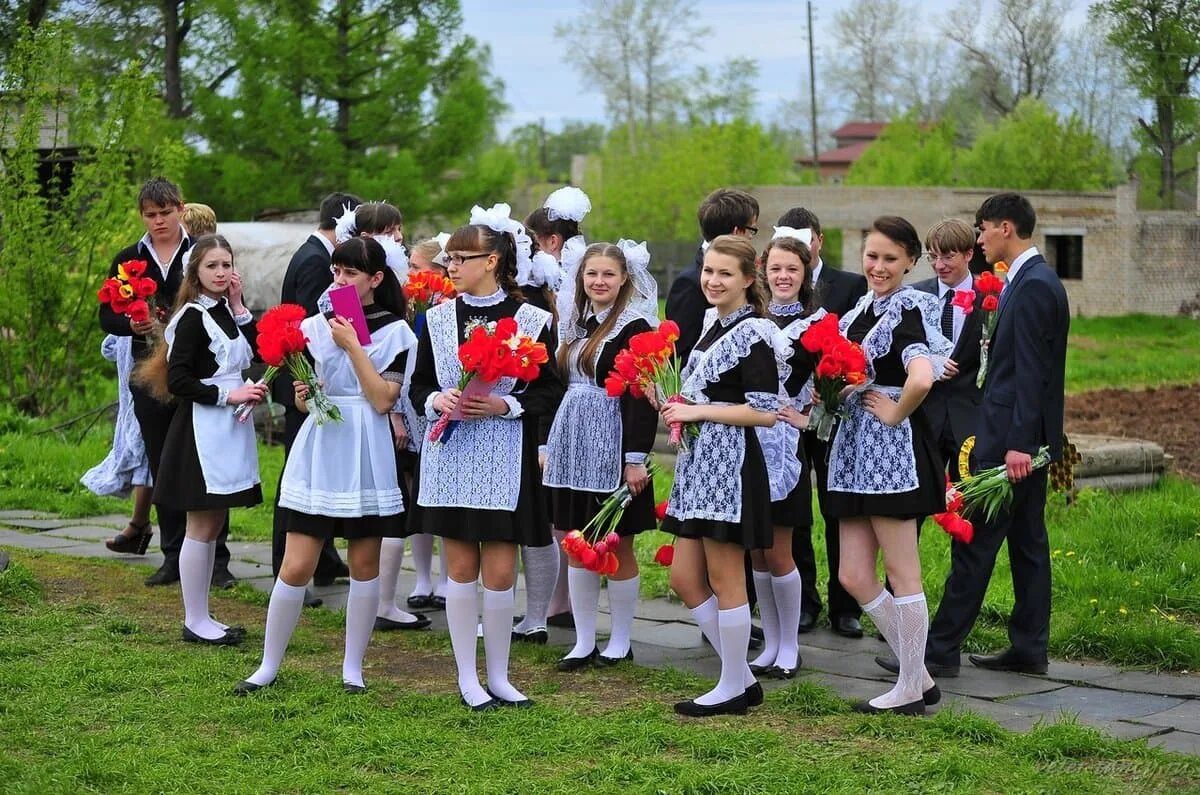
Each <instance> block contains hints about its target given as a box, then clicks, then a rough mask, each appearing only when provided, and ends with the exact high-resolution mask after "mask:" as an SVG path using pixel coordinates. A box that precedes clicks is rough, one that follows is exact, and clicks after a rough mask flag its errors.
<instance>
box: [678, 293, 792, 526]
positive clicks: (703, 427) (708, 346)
mask: <svg viewBox="0 0 1200 795" xmlns="http://www.w3.org/2000/svg"><path fill="white" fill-rule="evenodd" d="M710 312H712V313H713V316H714V317H715V310H710ZM776 331H777V328H776V326H775V324H774V323H772V322H771V321H770V320H766V319H764V318H760V317H757V316H755V315H754V310H753V308H752V307H750V306H744V307H742V308H741V309H738V310H736V311H734V312H732V313H730V314H729V315H728V316H726V317H724V318H720V319H716V320H715V321H714V322H713V323H712V324H711V326H709V327H708V329H707V331H705V332H704V333H703V334H701V337H700V341H699V342H698V343H696V346H695V348H693V349H692V352H691V354H690V356H689V359H688V364H687V366H686V368H685V369H684V373H683V375H684V388H683V395H684V397H685V398H687V399H689V400H691V401H692V402H694V403H712V404H718V405H737V404H740V403H748V404H749V405H751V406H753V407H754V408H756V409H759V410H761V411H771V412H773V411H776V410H777V409H778V406H779V368H778V366H777V363H776V357H775V351H774V348H773V346H772V342H771V341H772V339H773V337H774V335H775V334H776ZM689 445H690V448H689V449H688V450H686V451H683V450H681V451H680V454H679V457H678V458H677V459H676V464H675V482H674V484H673V485H672V487H671V498H670V501H669V502H668V505H667V520H666V521H664V522H663V530H665V531H667V532H669V533H675V534H677V535H679V536H682V537H684V538H711V539H714V540H716V541H723V542H726V543H730V544H738V545H739V546H742V547H744V548H746V549H769V548H770V547H771V545H772V544H773V543H774V540H775V537H774V531H773V528H772V525H771V491H770V486H769V484H768V475H767V465H766V461H765V460H764V458H763V453H762V448H761V447H760V445H759V441H758V435H757V434H756V433H755V429H754V428H750V427H740V426H736V425H725V424H723V423H717V422H702V423H700V435H699V436H698V437H696V438H692V439H690V440H689ZM735 473H736V474H735Z"/></svg>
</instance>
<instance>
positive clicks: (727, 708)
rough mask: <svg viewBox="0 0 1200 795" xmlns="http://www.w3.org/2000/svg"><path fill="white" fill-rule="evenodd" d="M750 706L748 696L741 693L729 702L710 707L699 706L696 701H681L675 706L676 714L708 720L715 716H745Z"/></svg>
mask: <svg viewBox="0 0 1200 795" xmlns="http://www.w3.org/2000/svg"><path fill="white" fill-rule="evenodd" d="M749 706H750V704H749V703H748V702H747V700H746V694H745V693H741V694H740V695H736V696H734V697H733V698H731V699H729V700H728V701H722V702H721V703H719V704H711V705H709V706H705V705H703V704H697V703H696V702H695V701H680V702H679V703H678V704H676V705H675V712H677V713H678V714H680V715H683V716H684V717H688V718H708V717H712V716H713V715H745V714H746V709H747V708H748V707H749Z"/></svg>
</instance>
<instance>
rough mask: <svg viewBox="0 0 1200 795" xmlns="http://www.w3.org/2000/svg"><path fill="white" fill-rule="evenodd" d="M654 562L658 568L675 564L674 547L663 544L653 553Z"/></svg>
mask: <svg viewBox="0 0 1200 795" xmlns="http://www.w3.org/2000/svg"><path fill="white" fill-rule="evenodd" d="M654 562H655V563H657V564H658V565H660V566H670V565H671V564H672V563H674V562H675V546H674V545H673V544H663V545H662V546H661V547H659V548H658V551H657V552H655V553H654Z"/></svg>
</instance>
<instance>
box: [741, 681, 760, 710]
mask: <svg viewBox="0 0 1200 795" xmlns="http://www.w3.org/2000/svg"><path fill="white" fill-rule="evenodd" d="M745 696H746V706H748V707H761V706H762V703H763V689H762V685H761V684H759V683H758V682H755V683H754V684H752V685H750V686H749V687H747V688H746V692H745Z"/></svg>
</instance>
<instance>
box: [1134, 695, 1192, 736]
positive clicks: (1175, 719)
mask: <svg viewBox="0 0 1200 795" xmlns="http://www.w3.org/2000/svg"><path fill="white" fill-rule="evenodd" d="M1137 721H1138V722H1139V723H1145V724H1149V725H1151V726H1163V727H1168V728H1172V729H1179V730H1180V731H1186V732H1193V733H1195V734H1200V701H1196V700H1192V701H1185V702H1183V703H1182V704H1180V705H1179V706H1177V707H1171V708H1170V709H1165V710H1163V711H1162V712H1155V713H1153V714H1150V715H1143V716H1142V717H1140V718H1137Z"/></svg>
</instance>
